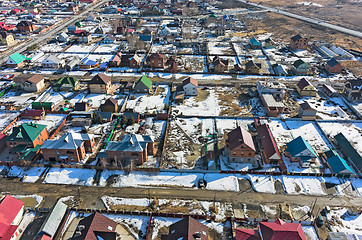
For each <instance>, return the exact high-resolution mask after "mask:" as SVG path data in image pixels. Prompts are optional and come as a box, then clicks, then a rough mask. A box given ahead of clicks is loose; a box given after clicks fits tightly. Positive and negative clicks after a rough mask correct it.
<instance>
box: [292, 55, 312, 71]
mask: <svg viewBox="0 0 362 240" xmlns="http://www.w3.org/2000/svg"><path fill="white" fill-rule="evenodd" d="M292 69H293V71H294V73H295V74H296V75H307V74H308V73H309V69H310V66H309V64H308V63H306V62H304V61H303V60H302V59H298V60H297V61H295V62H294V63H293V64H292Z"/></svg>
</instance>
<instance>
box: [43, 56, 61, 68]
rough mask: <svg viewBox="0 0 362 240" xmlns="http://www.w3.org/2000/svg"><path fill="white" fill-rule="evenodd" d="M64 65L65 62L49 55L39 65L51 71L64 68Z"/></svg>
mask: <svg viewBox="0 0 362 240" xmlns="http://www.w3.org/2000/svg"><path fill="white" fill-rule="evenodd" d="M64 65H65V60H64V59H60V58H58V57H56V56H54V55H49V56H48V57H47V58H45V59H44V60H43V62H42V63H41V66H42V67H43V68H52V69H58V68H62V67H64Z"/></svg>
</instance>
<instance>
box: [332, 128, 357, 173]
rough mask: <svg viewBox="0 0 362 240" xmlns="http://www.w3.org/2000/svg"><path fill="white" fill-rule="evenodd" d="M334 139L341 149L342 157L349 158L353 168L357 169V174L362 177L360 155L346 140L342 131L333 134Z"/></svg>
mask: <svg viewBox="0 0 362 240" xmlns="http://www.w3.org/2000/svg"><path fill="white" fill-rule="evenodd" d="M334 141H335V143H336V144H337V146H338V147H339V149H340V150H341V151H342V153H343V155H344V157H345V158H346V159H348V160H349V162H350V163H351V164H352V165H353V167H354V169H355V170H356V171H357V173H358V175H359V176H360V177H362V157H361V155H360V154H359V153H358V151H357V150H356V148H354V147H353V145H352V144H351V143H350V142H349V141H348V140H347V138H346V137H345V136H344V135H343V133H338V134H337V135H336V136H334Z"/></svg>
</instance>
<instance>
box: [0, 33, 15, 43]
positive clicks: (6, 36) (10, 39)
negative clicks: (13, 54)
mask: <svg viewBox="0 0 362 240" xmlns="http://www.w3.org/2000/svg"><path fill="white" fill-rule="evenodd" d="M0 37H1V39H2V42H3V43H5V44H6V45H7V46H11V45H13V44H14V42H15V40H14V36H13V35H12V34H10V33H8V32H2V31H0Z"/></svg>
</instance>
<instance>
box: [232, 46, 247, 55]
mask: <svg viewBox="0 0 362 240" xmlns="http://www.w3.org/2000/svg"><path fill="white" fill-rule="evenodd" d="M232 44H233V47H234V49H235V52H236V55H238V56H239V55H246V53H247V52H246V51H245V47H244V44H243V43H232Z"/></svg>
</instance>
